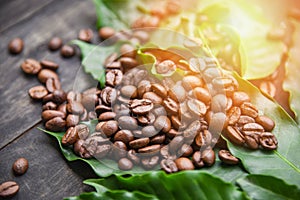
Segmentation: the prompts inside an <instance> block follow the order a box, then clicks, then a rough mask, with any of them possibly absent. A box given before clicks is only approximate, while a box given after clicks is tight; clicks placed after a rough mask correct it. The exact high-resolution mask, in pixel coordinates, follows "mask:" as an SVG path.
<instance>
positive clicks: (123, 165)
mask: <svg viewBox="0 0 300 200" xmlns="http://www.w3.org/2000/svg"><path fill="white" fill-rule="evenodd" d="M118 167H119V169H120V170H131V169H132V168H133V164H132V162H131V161H130V160H129V159H128V158H121V159H120V160H119V162H118Z"/></svg>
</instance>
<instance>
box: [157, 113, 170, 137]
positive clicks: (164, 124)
mask: <svg viewBox="0 0 300 200" xmlns="http://www.w3.org/2000/svg"><path fill="white" fill-rule="evenodd" d="M153 125H154V127H155V128H156V130H159V131H162V132H164V133H167V132H169V130H170V129H171V121H170V119H169V118H168V117H167V116H159V117H157V118H156V120H155V122H154V124H153Z"/></svg>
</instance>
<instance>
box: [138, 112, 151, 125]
mask: <svg viewBox="0 0 300 200" xmlns="http://www.w3.org/2000/svg"><path fill="white" fill-rule="evenodd" d="M137 120H138V122H139V123H140V124H142V125H144V126H146V125H150V124H153V123H154V121H155V115H154V114H153V113H148V114H146V115H142V116H138V117H137Z"/></svg>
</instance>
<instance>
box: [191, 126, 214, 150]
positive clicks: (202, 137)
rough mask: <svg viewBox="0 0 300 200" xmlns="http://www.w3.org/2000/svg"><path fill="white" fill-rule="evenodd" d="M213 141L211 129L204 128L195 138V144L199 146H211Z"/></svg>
mask: <svg viewBox="0 0 300 200" xmlns="http://www.w3.org/2000/svg"><path fill="white" fill-rule="evenodd" d="M211 141H212V134H211V133H210V131H209V130H204V131H201V132H199V133H198V134H197V135H196V138H195V144H196V145H197V146H198V147H204V146H209V145H210V144H211Z"/></svg>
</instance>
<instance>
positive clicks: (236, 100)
mask: <svg viewBox="0 0 300 200" xmlns="http://www.w3.org/2000/svg"><path fill="white" fill-rule="evenodd" d="M232 101H233V105H234V106H238V107H239V106H241V105H242V104H243V103H244V102H250V97H249V95H248V94H247V93H245V92H240V91H239V92H235V93H233V96H232Z"/></svg>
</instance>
